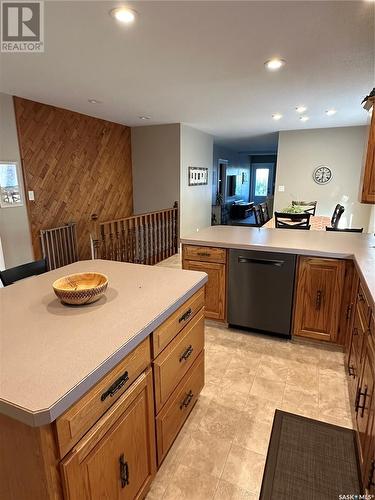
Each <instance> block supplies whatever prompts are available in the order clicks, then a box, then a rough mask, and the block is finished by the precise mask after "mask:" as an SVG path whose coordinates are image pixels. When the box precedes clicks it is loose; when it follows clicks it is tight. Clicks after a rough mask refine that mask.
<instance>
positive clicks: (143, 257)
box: [91, 202, 178, 265]
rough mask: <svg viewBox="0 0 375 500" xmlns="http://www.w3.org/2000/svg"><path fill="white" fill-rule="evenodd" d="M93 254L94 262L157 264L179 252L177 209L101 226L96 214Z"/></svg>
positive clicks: (92, 245) (92, 236)
mask: <svg viewBox="0 0 375 500" xmlns="http://www.w3.org/2000/svg"><path fill="white" fill-rule="evenodd" d="M91 219H92V231H91V253H92V257H93V258H94V259H108V260H118V261H121V262H133V263H136V264H149V265H153V264H157V263H158V262H160V261H162V260H164V259H166V258H168V257H170V256H171V255H174V254H175V253H177V251H178V206H177V202H175V204H174V206H173V207H172V208H167V209H165V210H159V211H157V212H149V213H145V214H141V215H133V216H131V217H125V218H123V219H116V220H111V221H106V222H99V221H98V216H97V215H96V214H93V215H92V217H91Z"/></svg>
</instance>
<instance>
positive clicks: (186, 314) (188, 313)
mask: <svg viewBox="0 0 375 500" xmlns="http://www.w3.org/2000/svg"><path fill="white" fill-rule="evenodd" d="M192 312H193V311H192V310H191V307H189V309H188V310H187V311H186V312H184V314H183V315H182V316H181V318H179V320H178V322H179V323H181V321H186V320H187V319H188V318H190V316H191V315H192Z"/></svg>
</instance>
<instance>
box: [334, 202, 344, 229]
mask: <svg viewBox="0 0 375 500" xmlns="http://www.w3.org/2000/svg"><path fill="white" fill-rule="evenodd" d="M344 212H345V207H343V206H342V205H340V204H339V203H338V204H337V205H336V206H335V209H334V211H333V214H332V218H331V227H333V228H337V227H338V225H339V222H340V219H341V216H342V214H343V213H344Z"/></svg>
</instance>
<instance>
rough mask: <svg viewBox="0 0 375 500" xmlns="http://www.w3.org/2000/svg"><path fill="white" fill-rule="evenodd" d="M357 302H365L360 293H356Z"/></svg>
mask: <svg viewBox="0 0 375 500" xmlns="http://www.w3.org/2000/svg"><path fill="white" fill-rule="evenodd" d="M358 300H359V302H364V301H365V298H364V297H363V295H362V293H361V292H358Z"/></svg>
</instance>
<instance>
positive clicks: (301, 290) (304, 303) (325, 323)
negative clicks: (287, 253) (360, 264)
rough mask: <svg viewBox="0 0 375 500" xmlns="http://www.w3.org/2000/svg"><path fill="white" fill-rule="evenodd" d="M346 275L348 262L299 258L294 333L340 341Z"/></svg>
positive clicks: (329, 340)
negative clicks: (338, 339)
mask: <svg viewBox="0 0 375 500" xmlns="http://www.w3.org/2000/svg"><path fill="white" fill-rule="evenodd" d="M344 274H345V261H342V260H336V259H321V258H311V257H300V258H299V267H298V276H297V280H298V281H297V297H296V304H295V312H294V335H299V336H302V337H310V338H313V339H318V340H325V341H328V342H335V341H336V337H337V332H338V326H339V320H340V310H341V301H342V292H343V283H344Z"/></svg>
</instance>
